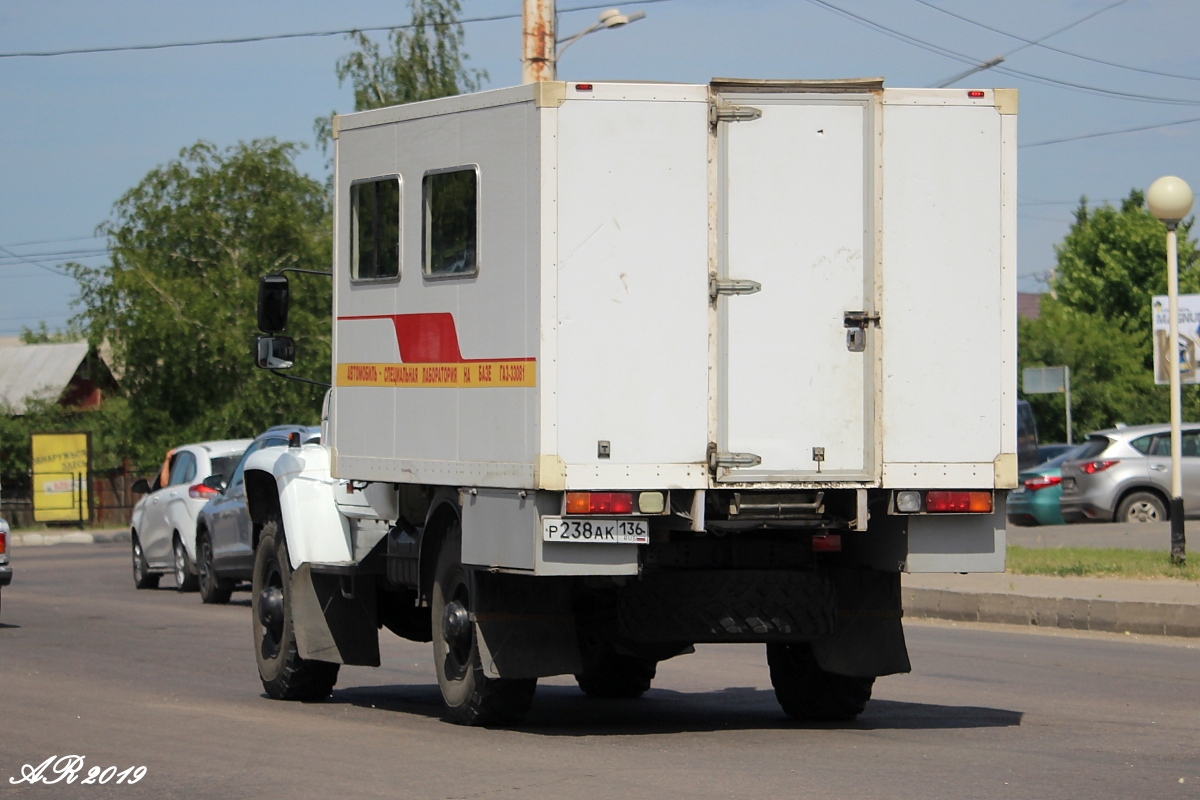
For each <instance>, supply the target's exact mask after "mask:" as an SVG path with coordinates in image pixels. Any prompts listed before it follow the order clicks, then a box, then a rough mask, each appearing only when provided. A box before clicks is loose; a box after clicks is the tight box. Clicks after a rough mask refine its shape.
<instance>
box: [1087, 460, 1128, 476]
mask: <svg viewBox="0 0 1200 800" xmlns="http://www.w3.org/2000/svg"><path fill="white" fill-rule="evenodd" d="M1118 463H1120V462H1119V461H1089V462H1088V463H1086V464H1080V465H1079V469H1080V471H1081V472H1086V473H1087V474H1088V475H1095V474H1096V473H1097V472H1104V470H1106V469H1108V468H1109V467H1111V466H1112V465H1113V464H1118Z"/></svg>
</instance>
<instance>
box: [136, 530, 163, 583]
mask: <svg viewBox="0 0 1200 800" xmlns="http://www.w3.org/2000/svg"><path fill="white" fill-rule="evenodd" d="M132 539H133V544H132V547H133V585H134V586H136V587H137V588H139V589H157V588H158V579H159V578H160V577H162V576H160V575H159V574H158V573H156V572H151V571H150V564H149V563H147V562H146V556H145V554H144V553H143V552H142V542H141V540H140V539H138V535H137V534H136V533H135V534H133V536H132Z"/></svg>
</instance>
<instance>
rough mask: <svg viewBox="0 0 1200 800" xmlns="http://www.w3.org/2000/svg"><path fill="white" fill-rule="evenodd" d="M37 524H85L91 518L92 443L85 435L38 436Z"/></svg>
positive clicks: (35, 455)
mask: <svg viewBox="0 0 1200 800" xmlns="http://www.w3.org/2000/svg"><path fill="white" fill-rule="evenodd" d="M30 438H31V440H32V446H33V461H32V463H33V520H34V522H85V521H87V520H88V517H89V516H90V515H89V513H88V509H89V508H90V507H91V505H90V500H91V498H90V497H89V496H88V489H89V487H88V471H89V465H90V463H91V441H90V440H89V438H88V435H87V434H86V433H35V434H33V435H32V436H31V437H30Z"/></svg>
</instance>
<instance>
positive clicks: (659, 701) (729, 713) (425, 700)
mask: <svg viewBox="0 0 1200 800" xmlns="http://www.w3.org/2000/svg"><path fill="white" fill-rule="evenodd" d="M327 702H333V703H349V704H351V705H354V706H359V707H363V708H374V709H380V710H384V711H395V712H400V713H406V714H417V715H420V716H423V717H439V716H441V713H442V700H441V694H440V692H439V691H438V687H437V685H436V684H427V685H413V686H401V685H392V686H369V687H368V686H361V687H352V688H347V689H336V690H334V692H333V697H332V699H331V700H330V701H327ZM1021 718H1022V712H1020V711H1009V710H1007V709H998V708H984V707H979V706H943V705H936V704H931V703H907V702H900V701H896V700H872V701H871V702H870V703H868V704H867V710H866V711H865V712H864V713H863V714H862V716H860V717H859V718H858V719H857V720H856V721H854V722H844V723H799V722H794V721H792V720H789V719H788V718H787V717H785V716H784V715H783V712H782V711H781V710H780V708H779V705H778V703H776V701H775V693H774V692H772V691H770V690H766V689H755V688H752V687H730V688H727V689H720V690H717V691H711V692H676V691H672V690H669V689H651V690H650V691H649V692H647V693H646V694H645V696H643V697H642V698H640V699H637V700H594V699H592V698H590V697H586V696H585V695H583V694H582V693H581V692H580V691H579V690H578V689H576V688H574V687H570V686H539V687H538V690H537V695H536V697H535V698H534V701H533V708H532V710H530V712H529V716H528V717H527V718H526V721H525V724H524V725H521V726H520V727H519V728H517V730H520V731H523V732H525V733H530V734H535V735H539V736H639V735H648V734H651V735H652V734H675V733H695V732H707V731H721V730H774V729H783V728H799V729H808V728H812V729H830V728H833V729H844V730H866V731H873V730H954V729H966V728H1006V727H1014V726H1018V725H1020V724H1021Z"/></svg>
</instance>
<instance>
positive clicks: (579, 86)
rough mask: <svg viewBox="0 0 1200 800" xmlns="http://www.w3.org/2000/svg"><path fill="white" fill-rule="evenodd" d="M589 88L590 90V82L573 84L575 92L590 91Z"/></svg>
mask: <svg viewBox="0 0 1200 800" xmlns="http://www.w3.org/2000/svg"><path fill="white" fill-rule="evenodd" d="M591 90H592V85H591V84H590V83H577V84H575V91H577V92H590V91H591Z"/></svg>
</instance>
